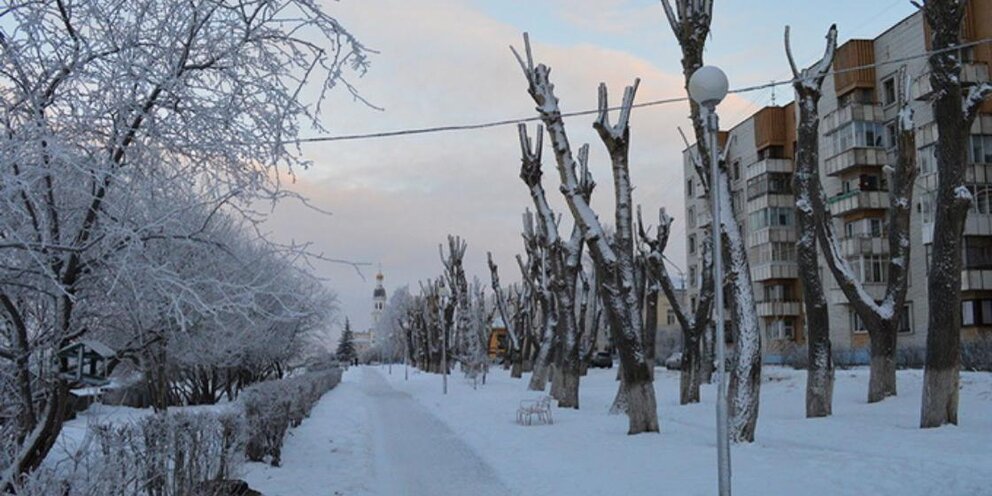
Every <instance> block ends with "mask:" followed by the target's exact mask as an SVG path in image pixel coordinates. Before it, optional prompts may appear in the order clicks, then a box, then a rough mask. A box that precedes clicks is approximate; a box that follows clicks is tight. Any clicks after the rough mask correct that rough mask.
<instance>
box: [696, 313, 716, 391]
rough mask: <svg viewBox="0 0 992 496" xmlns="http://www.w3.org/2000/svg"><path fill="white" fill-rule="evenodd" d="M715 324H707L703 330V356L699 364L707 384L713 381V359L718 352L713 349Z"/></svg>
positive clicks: (701, 377) (702, 376)
mask: <svg viewBox="0 0 992 496" xmlns="http://www.w3.org/2000/svg"><path fill="white" fill-rule="evenodd" d="M713 332H714V329H713V326H706V329H705V330H704V331H703V340H702V341H703V342H702V358H701V359H700V364H699V376H700V380H702V382H705V383H706V384H712V383H713V368H714V367H713V360H714V357H715V356H716V353H715V351H714V349H713V344H714V340H713Z"/></svg>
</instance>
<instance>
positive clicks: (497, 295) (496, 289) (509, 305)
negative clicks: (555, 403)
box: [486, 252, 523, 378]
mask: <svg viewBox="0 0 992 496" xmlns="http://www.w3.org/2000/svg"><path fill="white" fill-rule="evenodd" d="M486 257H487V260H488V264H489V276H490V281H491V283H492V288H493V300H494V303H495V305H496V311H497V312H499V316H500V318H501V319H502V320H503V325H504V326H506V333H507V338H508V341H507V350H506V353H507V357H506V360H507V364H508V365H509V366H510V377H513V378H519V377H520V376H521V372H522V369H523V366H522V365H523V349H522V347H521V345H522V340H521V337H520V336H519V328H520V326H519V325H518V324H519V322H518V321H519V319H520V317H521V313H522V312H521V310H522V307H521V305H519V304H517V302H518V298H513V301H512V302H511V301H510V300H508V299H507V296H506V291H504V289H503V287H502V286H501V285H500V282H499V267H498V266H497V265H496V262H494V261H493V254H492V252H487V253H486ZM510 293H511V294H514V293H513V291H512V290H511V291H510ZM514 296H515V295H514ZM514 310H515V311H514Z"/></svg>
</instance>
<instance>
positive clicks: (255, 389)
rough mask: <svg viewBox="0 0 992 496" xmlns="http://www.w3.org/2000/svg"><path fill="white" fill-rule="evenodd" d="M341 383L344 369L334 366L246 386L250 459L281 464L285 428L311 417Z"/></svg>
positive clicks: (247, 451)
mask: <svg viewBox="0 0 992 496" xmlns="http://www.w3.org/2000/svg"><path fill="white" fill-rule="evenodd" d="M339 382H341V370H340V369H331V370H325V371H320V372H310V373H306V374H303V375H300V376H296V377H290V378H288V379H281V380H273V381H266V382H260V383H258V384H255V385H254V386H251V387H249V388H248V389H245V391H244V392H243V393H242V395H241V402H242V404H243V405H244V412H245V417H246V419H247V424H248V440H247V444H246V448H245V453H246V454H247V456H248V459H249V460H251V461H255V462H260V461H263V460H264V459H265V457H266V456H268V457H270V463H271V464H272V465H273V466H279V463H280V459H281V457H282V444H283V440H284V439H285V437H286V431H287V430H288V429H289V427H290V426H292V427H296V426H298V425H300V423H301V422H303V419H304V418H306V417H309V416H310V410H312V409H313V406H314V405H315V404H317V401H318V400H319V399H320V397H321V396H323V395H324V393H326V392H327V391H329V390H330V389H331V388H333V387H334V386H336V385H337V384H338V383H339Z"/></svg>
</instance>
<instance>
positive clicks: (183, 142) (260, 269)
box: [0, 0, 367, 487]
mask: <svg viewBox="0 0 992 496" xmlns="http://www.w3.org/2000/svg"><path fill="white" fill-rule="evenodd" d="M0 20H2V22H0V25H2V26H3V27H2V28H0V101H2V104H3V108H4V112H3V117H2V119H0V126H2V131H3V132H2V137H0V209H2V212H3V215H2V216H0V394H2V398H0V405H2V407H0V412H2V417H0V446H3V449H0V487H8V486H9V485H10V483H11V481H12V480H14V479H15V478H17V477H18V476H19V475H20V474H23V473H25V472H27V471H30V470H33V469H34V468H35V467H37V466H38V465H39V464H40V463H41V461H42V460H43V459H44V458H45V455H46V454H47V453H48V451H49V450H50V449H51V447H52V445H53V443H54V442H55V440H56V438H57V437H58V435H59V432H60V430H61V426H62V423H63V421H64V419H65V415H66V411H65V410H66V408H67V406H68V403H69V399H70V396H69V393H68V390H69V387H70V386H71V384H70V383H69V382H67V381H66V380H63V379H62V378H61V377H59V376H58V375H56V374H55V373H54V371H53V370H52V367H51V364H52V361H53V360H52V359H53V354H54V352H55V351H56V350H59V349H61V348H63V347H64V346H66V345H68V344H70V343H73V342H76V341H78V340H81V339H99V340H102V341H104V342H106V343H107V344H109V345H111V346H112V347H113V348H114V349H116V350H118V356H117V357H116V360H117V361H120V362H122V363H130V364H131V365H132V366H133V367H135V368H137V369H138V370H139V371H141V372H142V373H143V377H144V379H145V381H146V382H147V383H148V386H149V387H148V389H149V391H150V393H151V396H152V398H153V404H154V405H155V406H156V407H157V408H164V407H165V406H166V405H168V404H170V403H176V402H180V401H182V402H210V401H214V400H216V399H217V397H218V396H219V395H220V394H222V392H227V393H228V394H234V392H233V391H236V390H237V389H238V388H240V387H243V386H244V385H245V384H247V383H250V382H253V381H257V380H259V379H261V378H263V377H267V376H270V375H278V374H280V373H281V371H282V370H283V369H284V367H285V366H286V364H287V362H288V360H289V359H290V358H291V357H293V356H295V355H296V354H297V352H299V351H300V350H301V349H302V348H303V345H304V340H305V338H306V336H307V334H308V333H310V332H312V331H314V330H315V329H317V328H318V327H320V325H321V323H322V322H323V321H324V320H325V319H326V317H327V313H328V310H329V308H328V307H329V304H330V302H332V301H333V298H332V296H331V295H329V294H328V293H327V292H326V290H324V289H323V287H322V285H321V284H320V283H319V282H318V281H316V280H314V279H313V278H312V277H310V276H308V275H307V274H306V273H305V272H302V271H300V270H298V269H297V268H296V266H297V265H298V263H299V262H300V258H301V257H306V256H307V255H308V254H307V253H306V249H305V247H284V246H278V245H276V244H274V243H272V242H269V241H267V240H265V239H264V237H263V236H262V234H261V233H260V231H259V230H258V229H257V227H258V223H259V222H261V221H262V220H263V219H264V216H263V215H262V214H260V213H259V212H257V211H255V210H254V206H256V205H258V204H259V202H260V201H270V202H272V201H276V200H279V199H281V198H284V197H286V196H291V194H290V193H288V192H286V191H285V190H283V189H282V187H281V178H283V177H285V174H286V173H287V172H288V171H291V170H292V168H293V167H305V166H307V163H306V161H304V160H303V159H302V158H301V157H300V156H299V150H298V149H297V148H296V147H295V146H292V142H293V140H294V139H295V137H296V136H297V134H298V132H299V130H300V126H301V125H303V124H306V123H314V124H316V121H315V109H317V108H318V105H319V103H320V100H321V99H322V98H323V95H324V93H325V92H326V91H327V90H329V89H330V88H332V87H333V86H335V85H336V84H343V85H345V86H348V87H349V88H350V86H349V85H348V81H347V79H346V78H347V77H348V76H349V75H350V74H354V73H355V72H361V71H363V70H364V69H365V67H366V64H367V62H366V59H365V50H364V48H363V47H362V45H361V44H360V43H359V42H358V41H357V40H356V39H354V38H353V37H352V36H351V34H350V33H349V32H348V31H347V30H345V29H344V28H343V27H342V26H341V25H339V24H338V23H337V21H336V20H334V19H333V18H331V17H329V16H328V15H327V14H326V13H324V12H323V10H322V9H321V7H320V6H319V5H317V2H314V1H311V0H291V1H268V0H262V1H251V2H248V1H244V2H220V1H202V2H164V3H163V2H158V1H144V0H139V1H133V2H123V3H121V2H110V1H74V0H46V1H41V2H38V1H27V0H25V1H12V2H7V4H6V5H5V6H4V7H3V9H2V11H0ZM299 33H306V37H301V36H300V35H299ZM309 84H312V85H314V86H316V87H317V91H316V92H315V93H316V95H317V98H316V99H315V100H312V99H305V98H303V95H307V94H313V93H314V92H312V91H309V90H308V91H304V88H305V87H307V86H308V85H309Z"/></svg>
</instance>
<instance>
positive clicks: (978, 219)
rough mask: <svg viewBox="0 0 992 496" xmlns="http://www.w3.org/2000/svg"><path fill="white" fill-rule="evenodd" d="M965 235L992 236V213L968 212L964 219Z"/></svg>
mask: <svg viewBox="0 0 992 496" xmlns="http://www.w3.org/2000/svg"><path fill="white" fill-rule="evenodd" d="M964 235H965V236H992V215H990V214H979V213H975V212H968V217H967V218H965V220H964Z"/></svg>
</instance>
